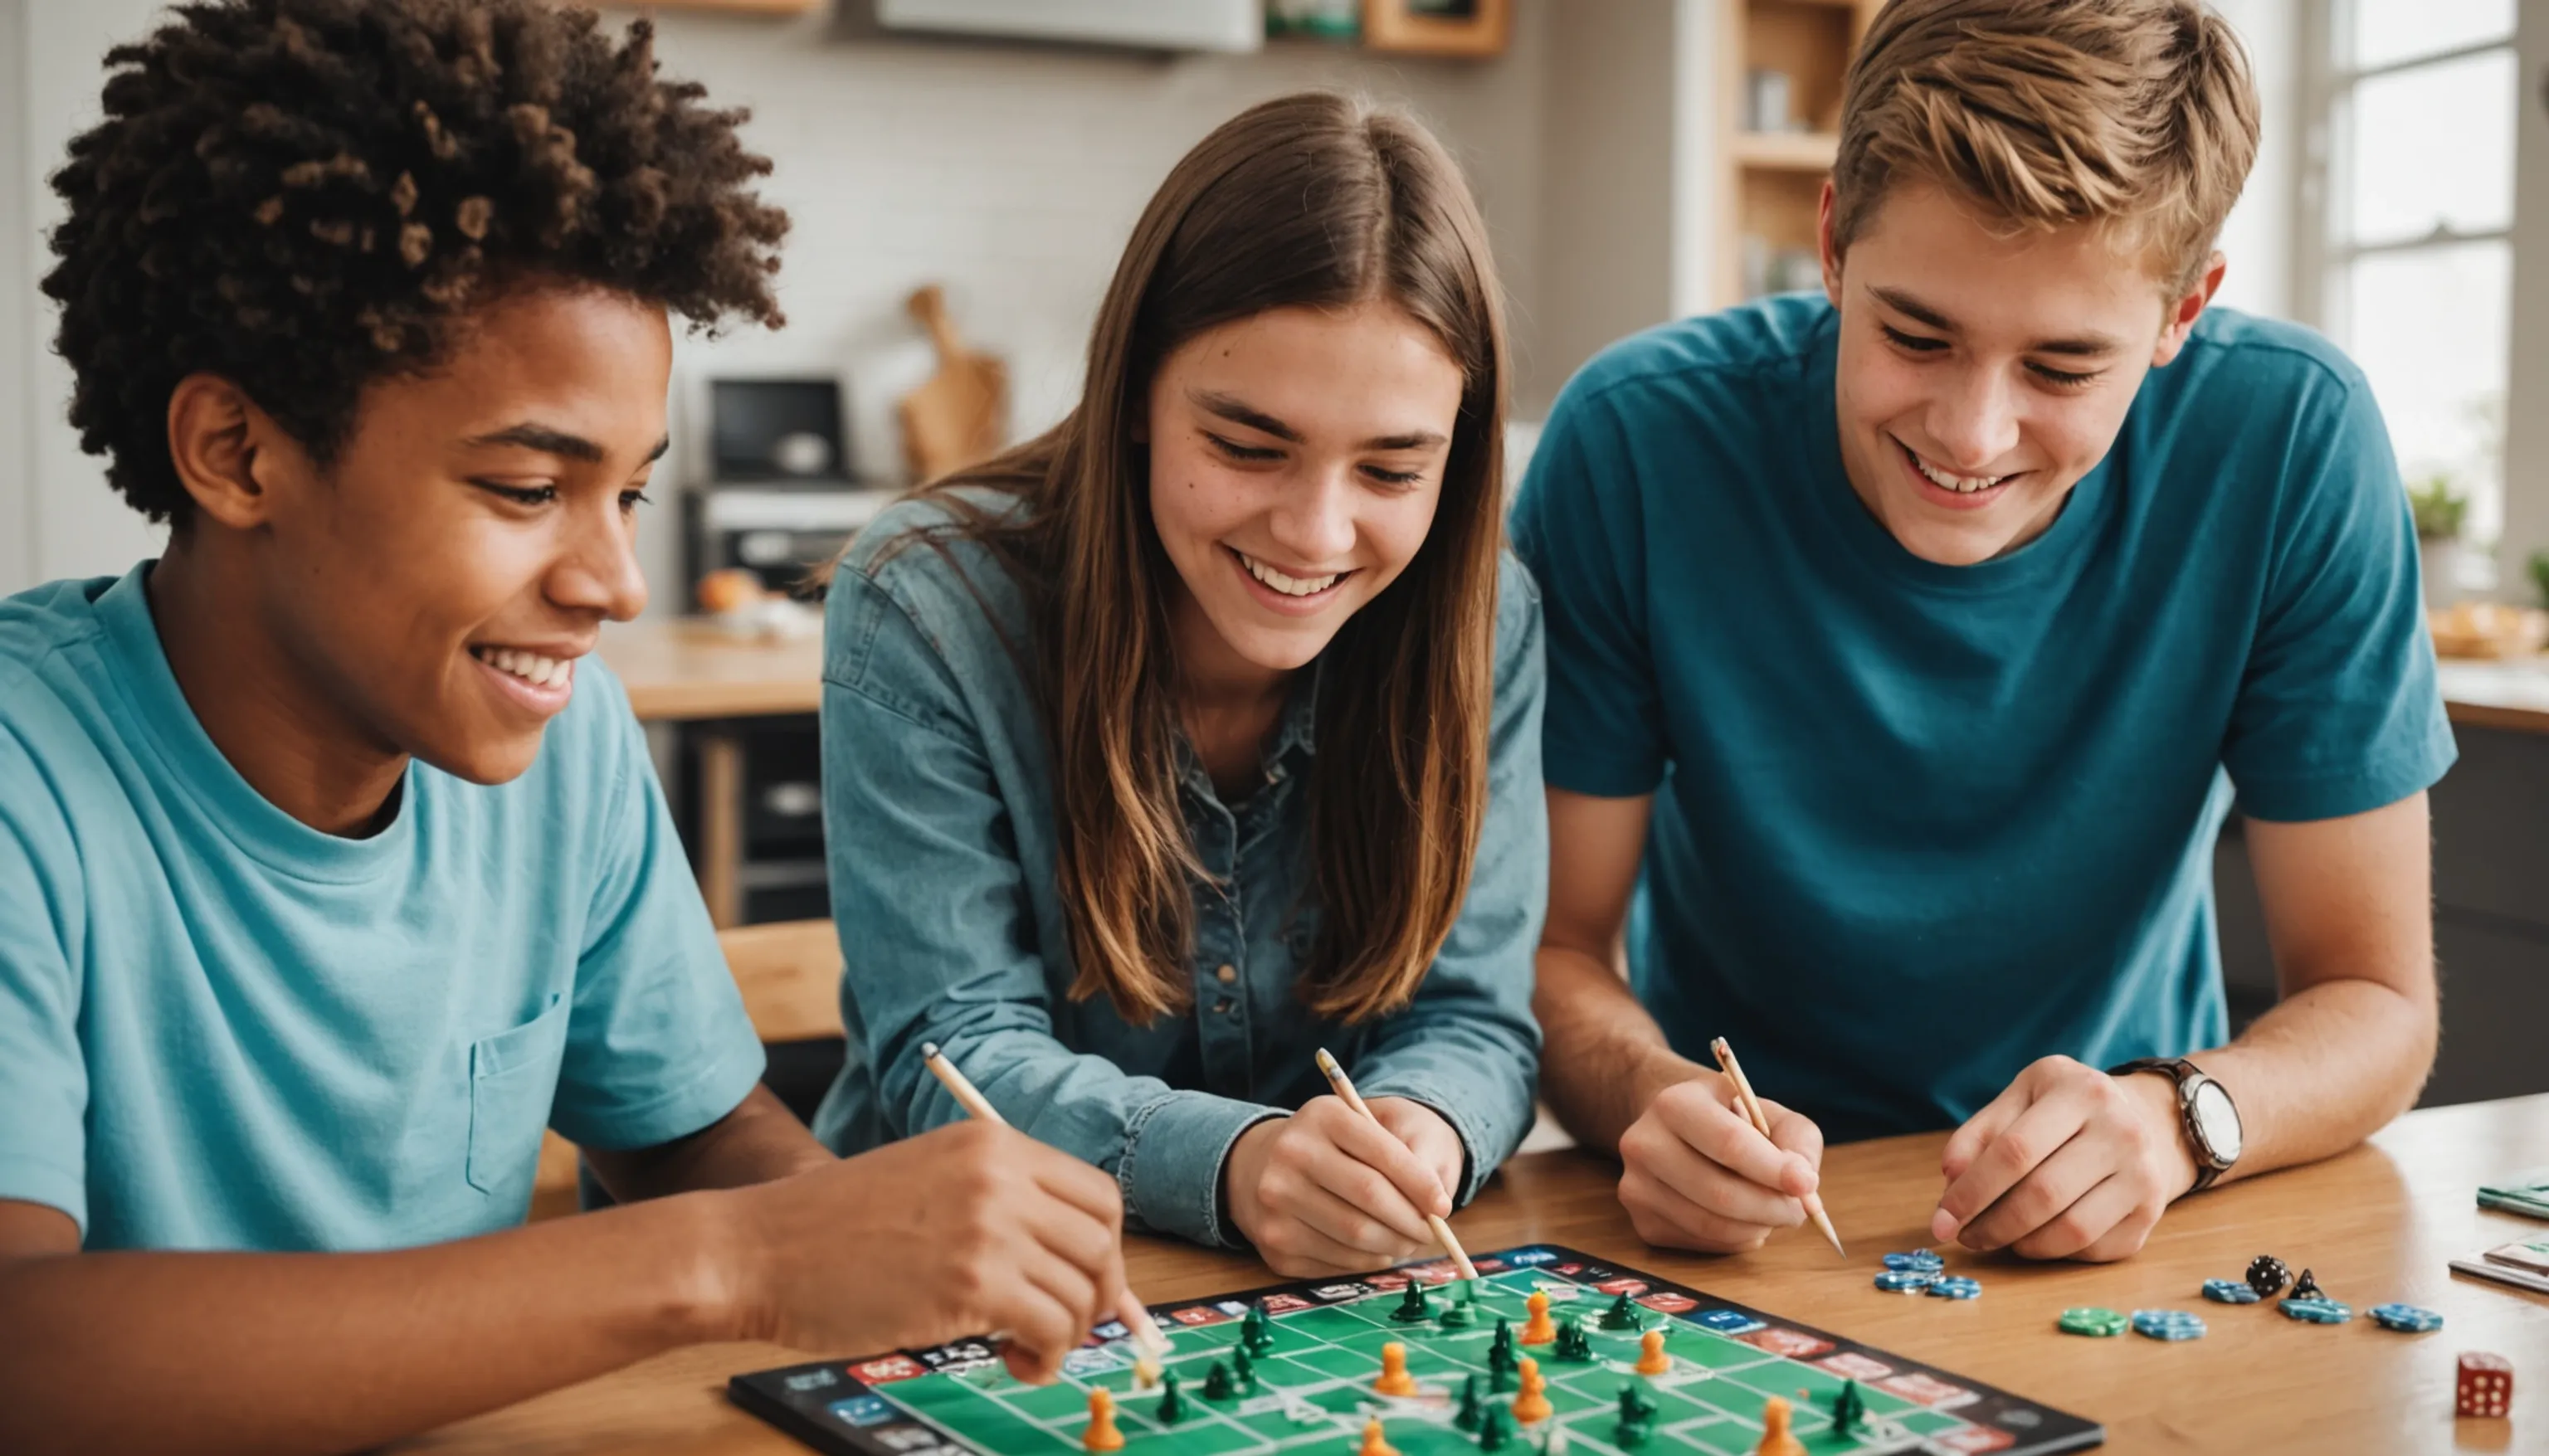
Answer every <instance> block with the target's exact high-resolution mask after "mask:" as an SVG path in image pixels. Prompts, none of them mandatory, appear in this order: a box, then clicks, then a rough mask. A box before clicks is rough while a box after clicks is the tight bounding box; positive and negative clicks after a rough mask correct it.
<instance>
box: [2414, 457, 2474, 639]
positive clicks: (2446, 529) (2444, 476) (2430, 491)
mask: <svg viewBox="0 0 2549 1456" xmlns="http://www.w3.org/2000/svg"><path fill="white" fill-rule="evenodd" d="M2407 509H2408V511H2409V513H2410V514H2412V515H2413V516H2414V517H2415V522H2416V567H2417V570H2418V572H2419V573H2420V574H2421V575H2422V576H2423V578H2424V582H2425V605H2427V606H2449V605H2450V604H2451V603H2452V602H2453V601H2454V600H2455V599H2457V598H2458V597H2459V595H2460V565H2461V522H2462V520H2463V519H2464V518H2465V517H2467V516H2468V514H2469V497H2468V496H2466V495H2464V494H2462V493H2461V492H2460V491H2459V490H2458V489H2456V488H2455V487H2454V486H2453V485H2452V478H2451V476H2450V475H2449V474H2448V473H2447V472H2444V471H2436V472H2434V473H2433V474H2431V475H2428V476H2426V477H2425V478H2424V479H2422V480H2419V481H2416V482H2413V483H2411V484H2410V485H2409V486H2408V487H2407Z"/></svg>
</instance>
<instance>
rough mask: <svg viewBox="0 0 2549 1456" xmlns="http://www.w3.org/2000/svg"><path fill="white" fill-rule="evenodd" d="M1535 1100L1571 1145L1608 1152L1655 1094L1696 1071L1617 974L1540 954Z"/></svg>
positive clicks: (1596, 963) (1591, 961)
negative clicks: (1537, 1089)
mask: <svg viewBox="0 0 2549 1456" xmlns="http://www.w3.org/2000/svg"><path fill="white" fill-rule="evenodd" d="M1539 976H1540V979H1539V983H1538V986H1537V988H1536V990H1535V991H1534V993H1533V996H1532V1003H1531V1004H1532V1012H1533V1014H1534V1015H1536V1016H1538V1017H1539V1018H1540V1026H1541V1036H1542V1038H1543V1039H1544V1045H1543V1047H1542V1050H1541V1075H1540V1088H1541V1097H1542V1099H1543V1100H1544V1101H1546V1102H1548V1104H1549V1106H1550V1110H1551V1111H1552V1112H1555V1113H1557V1114H1558V1121H1559V1122H1561V1123H1563V1124H1565V1125H1566V1131H1567V1132H1569V1133H1571V1134H1573V1135H1574V1136H1575V1139H1576V1140H1577V1141H1578V1142H1581V1143H1583V1144H1584V1145H1585V1146H1587V1147H1592V1148H1596V1149H1598V1150H1600V1151H1603V1152H1616V1151H1618V1150H1619V1146H1620V1135H1621V1134H1623V1133H1626V1132H1627V1131H1628V1130H1629V1125H1630V1124H1631V1123H1634V1122H1636V1121H1637V1120H1638V1119H1639V1118H1640V1117H1641V1116H1643V1115H1644V1114H1645V1112H1646V1110H1647V1104H1648V1103H1650V1102H1652V1101H1653V1100H1654V1096H1655V1094H1656V1093H1657V1092H1660V1091H1662V1090H1663V1089H1664V1088H1666V1087H1668V1086H1671V1085H1672V1084H1674V1083H1675V1082H1679V1081H1683V1080H1686V1079H1687V1078H1689V1077H1692V1076H1696V1075H1698V1074H1700V1073H1701V1072H1702V1071H1703V1070H1704V1068H1701V1067H1699V1066H1696V1065H1694V1064H1693V1063H1691V1062H1690V1061H1688V1060H1687V1059H1685V1058H1683V1057H1682V1056H1680V1055H1679V1054H1678V1053H1676V1052H1675V1051H1674V1050H1673V1049H1672V1047H1671V1046H1670V1045H1669V1044H1668V1043H1666V1042H1665V1040H1664V1034H1663V1029H1662V1028H1660V1027H1658V1026H1656V1025H1655V1019H1654V1018H1653V1017H1652V1016H1650V1015H1649V1014H1648V1013H1647V1009H1646V1007H1644V1006H1642V1005H1640V1004H1639V1002H1638V998H1637V994H1636V993H1635V992H1633V991H1631V990H1630V989H1629V987H1628V985H1627V983H1626V982H1624V981H1622V980H1621V979H1620V977H1619V973H1618V972H1616V971H1614V970H1613V969H1612V968H1611V967H1610V966H1609V965H1607V964H1605V963H1603V961H1602V960H1601V959H1600V958H1598V957H1596V956H1591V955H1588V954H1586V953H1585V952H1582V951H1578V950H1573V949H1569V948H1567V947H1563V946H1558V945H1543V946H1542V947H1541V948H1540V963H1539Z"/></svg>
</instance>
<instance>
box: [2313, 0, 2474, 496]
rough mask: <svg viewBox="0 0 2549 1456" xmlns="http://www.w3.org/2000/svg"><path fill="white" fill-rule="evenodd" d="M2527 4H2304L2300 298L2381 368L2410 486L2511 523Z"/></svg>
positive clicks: (2356, 353) (2330, 330)
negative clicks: (2508, 470) (2507, 406)
mask: <svg viewBox="0 0 2549 1456" xmlns="http://www.w3.org/2000/svg"><path fill="white" fill-rule="evenodd" d="M2514 7H2515V0H2335V3H2331V4H2328V5H2326V6H2318V5H2311V6H2307V7H2305V9H2306V10H2307V11H2308V12H2311V13H2312V17H2313V22H2314V27H2313V29H2314V32H2315V33H2314V34H2310V35H2307V36H2306V41H2307V44H2309V46H2311V50H2312V52H2313V60H2314V62H2315V65H2314V66H2313V69H2314V71H2315V72H2316V80H2317V82H2318V85H2317V87H2316V89H2315V109H2316V111H2317V113H2318V116H2317V121H2318V125H2317V127H2316V128H2315V129H2314V131H2313V135H2312V136H2311V137H2310V138H2309V142H2308V147H2307V154H2306V160H2305V163H2304V176H2303V194H2302V196H2303V208H2304V218H2303V227H2302V233H2303V236H2302V241H2301V263H2302V267H2301V269H2300V276H2299V277H2298V278H2297V280H2296V282H2297V284H2298V285H2299V286H2298V289H2297V297H2296V303H2297V304H2298V305H2299V306H2300V309H2301V312H2302V314H2303V317H2304V318H2308V319H2310V320H2311V321H2313V322H2315V323H2316V324H2318V326H2319V327H2321V328H2322V329H2324V330H2325V331H2326V332H2327V334H2328V336H2329V337H2331V338H2333V339H2335V340H2336V342H2337V343H2338V344H2339V345H2341V346H2342V347H2343V348H2344V349H2345V351H2346V352H2347V353H2348V354H2350V355H2351V356H2353V358H2354V360H2355V362H2356V363H2358V364H2360V365H2361V366H2362V367H2363V372H2364V374H2365V375H2366V376H2368V377H2369V378H2370V379H2371V381H2372V391H2373V394H2374V396H2375V397H2377V398H2378V399H2379V401H2380V403H2381V412H2382V415H2383V417H2384V418H2385V419H2386V420H2387V421H2388V422H2389V426H2390V438H2391V442H2392V444H2393V445H2394V446H2395V447H2396V449H2397V450H2398V453H2399V467H2400V470H2401V472H2402V473H2403V474H2404V475H2406V477H2407V480H2408V482H2409V483H2410V484H2415V483H2418V482H2422V481H2427V480H2431V479H2432V478H2434V477H2436V476H2442V477H2445V478H2447V479H2448V480H2449V482H2450V484H2451V487H2452V489H2453V490H2454V491H2456V492H2457V493H2459V494H2461V495H2463V496H2464V497H2466V498H2467V500H2468V501H2469V515H2468V519H2467V522H2466V525H2465V527H2464V531H2463V534H2464V536H2465V537H2466V538H2467V539H2470V540H2473V541H2481V542H2484V541H2491V540H2493V539H2495V537H2496V535H2497V533H2498V531H2499V529H2500V528H2501V526H2502V521H2503V478H2504V458H2503V456H2504V451H2503V445H2504V391H2505V367H2506V357H2507V353H2506V351H2507V348H2508V345H2509V340H2508V338H2507V336H2506V320H2507V317H2508V315H2509V314H2510V312H2511V308H2512V286H2513V285H2512V279H2513V242H2512V234H2511V231H2510V228H2511V225H2512V219H2513V137H2514V123H2515V118H2516V116H2517V115H2518V108H2519V106H2520V105H2521V78H2520V72H2519V68H2518V66H2517V65H2516V63H2515V60H2514V53H2513V26H2514Z"/></svg>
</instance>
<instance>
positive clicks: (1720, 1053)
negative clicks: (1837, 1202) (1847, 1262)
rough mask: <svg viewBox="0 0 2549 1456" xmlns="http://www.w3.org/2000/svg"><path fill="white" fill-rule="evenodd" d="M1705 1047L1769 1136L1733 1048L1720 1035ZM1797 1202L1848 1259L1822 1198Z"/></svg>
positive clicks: (1763, 1133)
mask: <svg viewBox="0 0 2549 1456" xmlns="http://www.w3.org/2000/svg"><path fill="white" fill-rule="evenodd" d="M1708 1049H1709V1050H1711V1051H1714V1052H1716V1053H1717V1064H1718V1065H1719V1066H1721V1067H1723V1068H1725V1070H1726V1077H1727V1080H1729V1081H1731V1082H1733V1083H1734V1084H1735V1096H1736V1099H1737V1100H1738V1101H1740V1102H1742V1103H1743V1104H1744V1115H1745V1116H1746V1117H1747V1118H1750V1119H1751V1120H1752V1126H1753V1127H1754V1128H1755V1129H1757V1130H1759V1132H1760V1134H1761V1136H1762V1137H1764V1138H1767V1137H1769V1136H1770V1119H1769V1118H1768V1117H1766V1116H1764V1115H1763V1113H1762V1111H1761V1099H1759V1098H1757V1097H1755V1096H1753V1095H1752V1084H1751V1083H1750V1082H1749V1081H1747V1080H1746V1078H1745V1076H1744V1063H1742V1062H1740V1061H1737V1060H1736V1059H1735V1048H1734V1047H1730V1046H1728V1045H1727V1044H1726V1039H1725V1038H1724V1037H1720V1038H1718V1039H1717V1040H1716V1041H1714V1042H1711V1043H1709V1044H1708ZM1798 1202H1800V1203H1803V1204H1804V1205H1805V1206H1806V1217H1807V1218H1809V1219H1812V1220H1814V1221H1815V1227H1816V1228H1817V1229H1822V1230H1823V1235H1824V1237H1825V1239H1827V1240H1828V1241H1830V1242H1831V1244H1832V1246H1833V1252H1834V1253H1837V1254H1840V1255H1841V1257H1842V1258H1844V1259H1845V1258H1848V1257H1849V1251H1848V1250H1847V1249H1844V1248H1842V1247H1841V1235H1840V1234H1838V1233H1835V1232H1834V1231H1833V1226H1832V1218H1831V1216H1830V1215H1828V1214H1826V1213H1825V1212H1824V1201H1823V1199H1822V1198H1821V1197H1819V1196H1818V1195H1816V1194H1812V1193H1809V1194H1807V1195H1806V1196H1805V1197H1804V1198H1802V1199H1800V1200H1798Z"/></svg>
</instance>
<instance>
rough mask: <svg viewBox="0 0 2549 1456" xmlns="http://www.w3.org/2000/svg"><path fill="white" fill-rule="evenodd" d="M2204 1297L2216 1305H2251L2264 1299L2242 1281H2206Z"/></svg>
mask: <svg viewBox="0 0 2549 1456" xmlns="http://www.w3.org/2000/svg"><path fill="white" fill-rule="evenodd" d="M2204 1297H2205V1298H2206V1299H2208V1300H2211V1301H2213V1302H2214V1303H2215V1304H2217V1305H2253V1304H2255V1303H2256V1302H2257V1301H2259V1300H2261V1299H2264V1298H2265V1296H2264V1295H2261V1294H2259V1293H2257V1292H2256V1291H2255V1290H2253V1289H2250V1288H2249V1287H2248V1284H2247V1281H2246V1280H2242V1279H2207V1280H2205V1281H2204Z"/></svg>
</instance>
